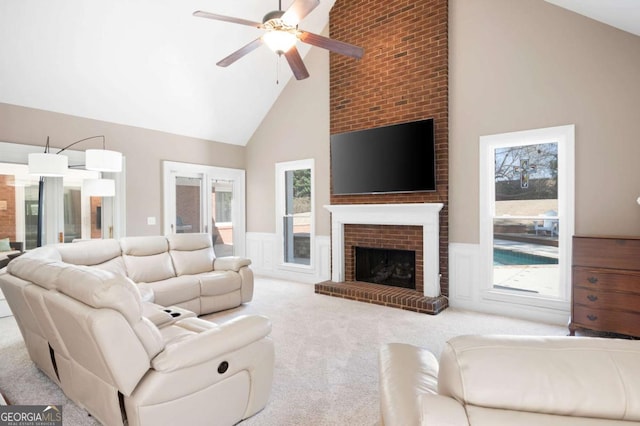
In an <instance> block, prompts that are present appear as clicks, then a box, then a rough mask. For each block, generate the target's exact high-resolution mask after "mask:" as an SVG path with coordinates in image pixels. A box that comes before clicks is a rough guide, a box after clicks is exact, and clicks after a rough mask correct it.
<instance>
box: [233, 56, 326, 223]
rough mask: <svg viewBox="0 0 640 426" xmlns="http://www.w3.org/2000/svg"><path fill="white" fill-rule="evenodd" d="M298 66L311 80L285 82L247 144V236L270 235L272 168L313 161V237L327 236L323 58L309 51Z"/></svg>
mask: <svg viewBox="0 0 640 426" xmlns="http://www.w3.org/2000/svg"><path fill="white" fill-rule="evenodd" d="M304 62H305V65H306V66H307V69H308V70H309V73H310V74H311V76H310V77H309V78H308V79H306V80H301V81H296V80H291V81H290V82H289V83H288V85H287V87H285V89H284V90H283V91H282V94H281V95H280V97H279V98H278V100H277V101H276V103H275V104H274V106H273V108H271V110H270V111H269V113H268V114H267V116H266V117H265V119H264V120H263V122H262V124H261V125H260V126H259V127H258V129H257V130H256V132H255V134H254V135H253V137H252V138H251V140H250V141H249V143H248V144H247V152H246V166H247V231H248V232H269V233H274V232H275V227H276V222H275V203H274V200H275V164H276V163H278V162H283V161H294V160H303V159H308V158H313V159H314V160H315V183H316V184H315V190H316V194H315V208H316V235H329V228H330V224H329V212H328V211H327V210H325V209H324V208H323V207H322V206H323V205H325V204H329V54H328V52H327V51H325V50H322V49H319V48H313V49H311V51H310V52H309V53H308V54H307V56H306V57H305V59H304ZM280 66H286V62H284V61H282V60H281V64H280ZM274 84H275V73H274Z"/></svg>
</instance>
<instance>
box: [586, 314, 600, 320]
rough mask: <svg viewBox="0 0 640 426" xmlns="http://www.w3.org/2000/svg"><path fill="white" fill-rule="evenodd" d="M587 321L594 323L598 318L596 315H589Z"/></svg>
mask: <svg viewBox="0 0 640 426" xmlns="http://www.w3.org/2000/svg"><path fill="white" fill-rule="evenodd" d="M587 319H588V320H589V321H595V320H597V319H598V316H597V315H593V314H589V315H587Z"/></svg>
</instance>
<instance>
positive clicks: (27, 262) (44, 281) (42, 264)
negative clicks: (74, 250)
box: [7, 253, 69, 290]
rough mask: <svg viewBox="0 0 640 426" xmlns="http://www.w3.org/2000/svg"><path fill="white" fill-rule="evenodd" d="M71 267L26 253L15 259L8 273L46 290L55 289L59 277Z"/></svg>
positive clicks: (9, 266) (10, 264) (8, 267)
mask: <svg viewBox="0 0 640 426" xmlns="http://www.w3.org/2000/svg"><path fill="white" fill-rule="evenodd" d="M54 259H55V258H54ZM68 266H69V265H68V264H66V263H62V262H60V261H56V260H49V259H45V258H41V257H39V256H33V255H31V253H26V254H24V255H22V256H20V257H18V258H16V259H13V261H11V262H10V263H9V265H8V266H7V269H8V272H9V273H10V274H11V275H14V276H16V277H18V278H22V279H23V280H25V281H30V282H32V283H34V284H36V285H38V286H40V287H43V288H46V289H49V290H51V289H55V288H56V281H57V279H58V275H59V274H60V273H61V272H62V271H63V270H64V269H65V268H67V267H68Z"/></svg>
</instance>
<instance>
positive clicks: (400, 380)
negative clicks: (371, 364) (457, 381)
mask: <svg viewBox="0 0 640 426" xmlns="http://www.w3.org/2000/svg"><path fill="white" fill-rule="evenodd" d="M378 369H379V374H380V382H379V385H380V412H381V414H382V423H383V424H385V425H386V426H401V425H402V426H404V425H416V424H420V416H421V412H420V410H421V408H420V398H421V396H422V395H423V394H436V393H437V387H438V360H437V359H436V357H435V356H434V355H433V354H432V353H431V352H429V351H428V350H426V349H424V348H419V347H417V346H413V345H409V344H406V343H388V344H386V345H384V346H382V347H381V348H380V352H379V358H378Z"/></svg>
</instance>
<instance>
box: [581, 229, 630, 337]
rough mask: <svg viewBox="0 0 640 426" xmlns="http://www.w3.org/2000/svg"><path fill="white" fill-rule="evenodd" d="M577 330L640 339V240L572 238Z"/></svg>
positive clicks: (626, 238) (625, 238) (624, 238)
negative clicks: (638, 337)
mask: <svg viewBox="0 0 640 426" xmlns="http://www.w3.org/2000/svg"><path fill="white" fill-rule="evenodd" d="M576 329H589V330H596V331H604V332H612V333H619V334H626V335H629V336H640V237H630V238H628V237H589V236H574V237H573V263H572V302H571V322H570V323H569V331H570V332H571V335H574V334H575V331H576Z"/></svg>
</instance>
